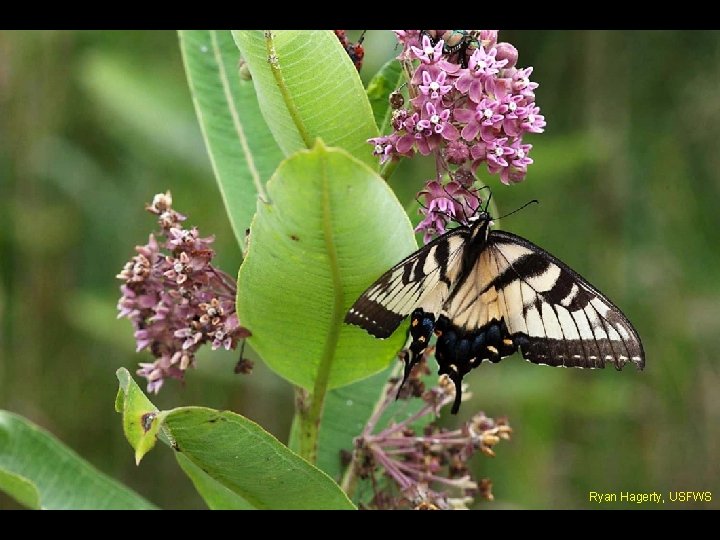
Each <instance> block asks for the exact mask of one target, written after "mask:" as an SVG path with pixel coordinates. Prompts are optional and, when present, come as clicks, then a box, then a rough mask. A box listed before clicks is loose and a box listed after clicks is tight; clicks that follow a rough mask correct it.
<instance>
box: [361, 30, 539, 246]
mask: <svg viewBox="0 0 720 540" xmlns="http://www.w3.org/2000/svg"><path fill="white" fill-rule="evenodd" d="M395 33H396V35H397V38H398V41H399V42H400V44H401V45H402V46H403V49H402V52H401V53H400V55H399V56H398V59H399V60H400V61H401V62H403V64H404V66H405V69H406V71H407V72H408V73H409V74H410V80H409V82H408V93H409V95H410V100H409V105H408V106H407V107H406V108H397V109H396V110H395V111H394V112H393V118H392V126H393V129H394V131H393V132H392V133H391V134H389V135H385V136H382V137H377V138H373V139H370V142H371V143H372V144H374V145H375V154H376V155H378V156H379V157H380V160H381V162H384V161H387V160H389V159H398V158H399V157H401V156H406V157H409V156H412V155H414V154H415V153H416V152H418V153H420V154H422V155H430V154H433V155H434V157H435V162H436V168H437V177H436V179H434V180H432V181H434V182H436V183H438V184H442V182H443V179H444V178H448V179H449V180H450V181H453V182H457V183H459V184H460V185H462V186H464V187H470V186H471V185H472V184H473V182H474V181H475V174H476V172H477V169H478V168H479V167H480V165H485V166H486V168H487V171H488V172H489V173H490V174H497V175H499V176H500V180H501V181H502V182H503V183H504V184H509V183H516V182H521V181H522V180H523V179H524V178H525V175H526V174H527V167H528V165H530V164H531V163H532V162H533V160H532V158H530V157H529V154H530V150H531V149H532V145H531V144H525V143H524V142H523V136H524V135H525V134H526V133H542V132H543V131H544V127H545V118H544V117H543V116H542V115H541V114H540V108H539V107H538V106H537V105H536V104H535V89H536V88H537V86H538V84H537V83H534V82H531V81H530V78H529V77H530V75H531V74H532V70H533V68H532V67H528V68H525V69H521V68H518V67H516V63H517V59H518V52H517V49H516V48H515V47H514V46H512V45H511V44H509V43H498V42H497V36H498V32H497V31H496V30H451V31H448V30H396V31H395ZM443 38H445V39H448V43H447V44H446V42H445V40H444V39H443ZM450 40H452V43H451V41H450ZM450 45H452V46H450ZM394 97H395V98H397V96H394ZM391 101H392V102H393V103H395V104H398V103H399V102H400V101H402V100H397V99H394V100H391ZM426 191H427V192H428V193H430V194H432V193H433V190H432V189H430V188H429V187H428V189H427V190H426ZM437 191H438V190H437V189H435V190H434V192H437ZM442 196H443V198H447V197H445V195H442ZM430 201H432V197H430ZM422 213H423V214H424V215H425V219H424V220H423V222H422V223H421V224H420V225H419V226H418V229H417V230H419V231H425V238H426V242H427V241H428V239H429V238H431V237H432V236H433V235H434V234H442V233H443V232H444V230H445V225H446V224H447V222H448V221H449V219H450V217H449V216H448V214H446V213H442V212H436V211H434V210H432V209H431V205H430V204H428V207H427V208H425V209H423V211H422ZM453 218H454V219H458V220H459V221H461V222H462V221H463V219H462V218H463V216H462V215H455V216H453Z"/></svg>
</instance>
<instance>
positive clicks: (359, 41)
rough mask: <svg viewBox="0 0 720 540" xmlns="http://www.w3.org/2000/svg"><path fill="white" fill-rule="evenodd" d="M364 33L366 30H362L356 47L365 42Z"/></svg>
mask: <svg viewBox="0 0 720 540" xmlns="http://www.w3.org/2000/svg"><path fill="white" fill-rule="evenodd" d="M366 32H367V30H363V31H362V34H360V37H359V38H358V40H357V44H358V45H362V42H363V41H365V33H366Z"/></svg>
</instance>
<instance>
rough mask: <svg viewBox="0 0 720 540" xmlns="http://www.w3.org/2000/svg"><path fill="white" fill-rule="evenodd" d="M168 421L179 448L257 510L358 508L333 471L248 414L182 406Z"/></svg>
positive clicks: (169, 414) (166, 419)
mask: <svg viewBox="0 0 720 540" xmlns="http://www.w3.org/2000/svg"><path fill="white" fill-rule="evenodd" d="M165 425H166V426H167V428H168V430H169V431H170V433H171V434H172V436H173V439H174V441H175V444H176V447H177V449H178V451H179V452H182V454H183V455H184V456H185V457H186V458H187V459H188V460H190V461H191V462H192V463H193V464H194V465H197V466H198V467H200V468H201V469H202V470H203V471H205V473H207V475H209V476H210V477H211V478H213V479H214V480H216V481H217V482H218V483H219V484H221V485H222V486H225V487H226V488H228V489H229V490H231V491H232V492H234V493H236V494H239V495H240V496H241V497H242V498H243V499H244V501H247V502H248V503H249V504H251V505H252V506H253V507H255V508H268V509H269V508H273V509H352V508H354V507H353V505H352V503H351V502H350V500H349V499H348V498H347V497H346V496H345V494H344V493H343V492H342V490H341V489H340V487H339V486H338V485H337V484H336V483H335V482H333V481H332V479H331V478H330V477H329V476H328V475H326V474H325V473H323V472H322V471H320V470H319V469H317V468H316V467H314V466H312V465H310V464H309V463H308V462H307V461H305V460H304V459H302V458H301V457H300V456H298V455H297V454H295V453H294V452H292V451H290V449H289V448H288V447H286V446H285V445H283V444H282V443H281V442H280V441H278V440H277V439H276V438H275V437H273V436H272V435H270V434H269V433H268V432H266V431H265V430H263V429H262V428H261V427H260V426H259V425H257V424H256V423H254V422H252V421H250V420H248V419H247V418H243V417H242V416H240V415H237V414H235V413H232V412H229V411H215V410H213V409H206V408H204V407H182V408H179V409H175V410H173V411H170V412H169V413H168V415H167V416H166V418H165ZM201 494H202V492H201Z"/></svg>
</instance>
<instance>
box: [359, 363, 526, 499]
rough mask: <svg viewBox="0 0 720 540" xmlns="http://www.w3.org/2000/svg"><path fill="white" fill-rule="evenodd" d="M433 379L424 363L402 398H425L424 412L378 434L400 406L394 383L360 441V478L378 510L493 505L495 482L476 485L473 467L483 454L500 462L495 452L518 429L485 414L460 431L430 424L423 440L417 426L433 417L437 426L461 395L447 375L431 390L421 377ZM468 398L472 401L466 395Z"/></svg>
mask: <svg viewBox="0 0 720 540" xmlns="http://www.w3.org/2000/svg"><path fill="white" fill-rule="evenodd" d="M426 357H427V355H426ZM428 373H429V371H428V370H427V368H426V367H425V360H423V361H422V362H421V364H420V366H419V367H417V368H416V369H415V370H414V372H413V375H411V376H410V378H409V379H408V380H407V382H406V384H405V386H404V387H403V389H402V390H401V394H400V397H401V398H407V397H410V396H414V397H421V398H422V400H423V401H424V404H423V406H422V407H421V408H420V410H418V411H417V412H416V413H415V414H413V415H411V416H410V417H408V418H407V419H405V420H404V421H402V422H399V423H393V424H391V425H390V426H389V427H387V428H385V429H383V430H381V431H380V432H378V433H373V432H374V431H375V428H376V426H377V423H378V421H379V420H380V418H381V417H382V416H383V414H384V413H385V411H386V410H387V407H388V406H389V405H390V404H391V403H392V402H393V401H394V398H395V395H396V392H397V386H398V384H399V383H400V381H399V379H397V378H396V379H391V381H390V383H389V385H388V387H387V388H386V395H385V399H384V401H383V403H382V404H381V406H380V407H378V408H377V410H375V411H374V413H373V415H372V417H371V418H370V420H369V421H368V423H367V425H366V426H365V429H364V430H363V432H362V434H361V435H360V436H359V437H357V438H356V439H355V451H354V454H353V466H354V467H355V470H354V474H356V475H357V476H359V477H361V478H370V479H371V481H372V483H373V487H374V496H373V499H372V501H371V502H370V506H371V507H372V508H407V507H410V508H417V509H453V508H467V506H468V505H469V504H471V503H472V502H473V500H474V499H475V497H477V496H479V497H481V498H484V499H486V500H492V499H493V495H492V491H491V487H492V484H491V482H490V481H489V480H488V479H482V480H480V481H479V482H476V481H475V480H473V479H472V477H471V476H470V472H469V470H468V466H467V464H468V461H469V459H470V458H471V457H472V456H473V455H474V454H475V453H476V452H478V451H480V452H483V453H484V454H486V455H488V456H494V455H495V453H494V451H493V449H492V448H493V446H495V445H496V444H497V443H498V442H500V440H501V439H509V438H510V433H511V432H512V429H511V428H510V426H509V425H508V424H507V421H506V420H504V419H498V420H493V419H492V418H489V417H487V416H485V413H482V412H479V413H477V414H476V415H474V416H473V417H472V418H470V420H468V421H467V422H465V423H464V424H463V425H462V426H461V427H459V428H458V429H453V430H447V429H444V428H439V427H437V426H435V425H434V424H432V423H430V424H427V425H426V426H425V428H423V429H422V432H421V433H420V434H418V433H417V432H416V429H415V428H414V427H413V426H414V424H417V423H418V422H419V421H421V420H422V419H423V418H425V417H427V416H432V417H433V420H434V417H435V416H437V415H438V414H439V413H440V410H441V409H442V408H443V407H445V406H446V405H448V404H449V403H452V401H453V399H454V395H455V386H454V385H453V383H452V382H451V381H450V380H449V379H448V378H447V377H446V376H444V375H443V376H441V377H440V379H439V382H438V385H437V386H435V387H433V388H431V389H429V390H425V386H424V384H423V382H422V381H421V379H420V376H421V375H422V374H428ZM465 396H469V394H468V393H467V392H466V391H464V392H463V397H465ZM379 474H381V475H383V476H384V477H385V478H386V479H388V480H389V481H390V482H389V483H386V484H387V485H386V486H385V487H379V486H380V483H379V482H378V481H377V479H378V475H379Z"/></svg>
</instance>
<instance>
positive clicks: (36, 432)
mask: <svg viewBox="0 0 720 540" xmlns="http://www.w3.org/2000/svg"><path fill="white" fill-rule="evenodd" d="M0 490H2V491H4V492H6V493H7V494H8V495H10V496H11V497H13V498H14V499H16V500H17V501H18V502H20V503H21V504H24V505H26V506H28V507H29V508H44V509H150V508H155V507H154V506H153V505H152V504H151V503H149V502H148V501H146V500H145V499H143V498H142V497H141V496H140V495H138V494H137V493H135V492H133V491H132V490H130V489H129V488H127V487H125V486H123V485H122V484H120V483H119V482H116V481H115V480H113V479H112V478H110V477H109V476H107V475H105V474H103V473H102V472H100V471H99V470H97V469H96V468H95V467H93V466H92V465H91V464H90V463H88V462H87V461H85V460H84V459H82V458H81V457H80V456H78V455H77V454H76V453H75V452H73V451H72V450H71V449H70V448H68V447H67V446H65V445H63V444H62V443H61V442H60V441H58V440H57V439H56V438H55V437H54V436H53V435H51V434H50V433H48V432H47V431H45V430H44V429H41V428H40V427H38V426H36V425H35V424H33V423H32V422H30V421H29V420H27V419H25V418H22V417H21V416H18V415H16V414H13V413H11V412H7V411H0Z"/></svg>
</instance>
